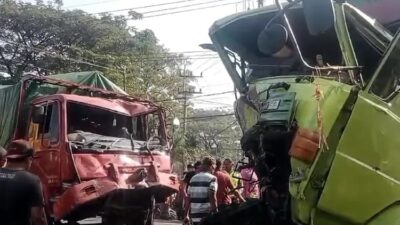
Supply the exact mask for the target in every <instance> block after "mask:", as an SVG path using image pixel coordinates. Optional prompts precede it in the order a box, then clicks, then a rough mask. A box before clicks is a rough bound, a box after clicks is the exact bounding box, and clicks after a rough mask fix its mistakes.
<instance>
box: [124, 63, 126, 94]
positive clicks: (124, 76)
mask: <svg viewBox="0 0 400 225" xmlns="http://www.w3.org/2000/svg"><path fill="white" fill-rule="evenodd" d="M124 91H126V66H124Z"/></svg>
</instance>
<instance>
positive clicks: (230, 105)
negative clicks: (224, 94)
mask: <svg viewBox="0 0 400 225" xmlns="http://www.w3.org/2000/svg"><path fill="white" fill-rule="evenodd" d="M194 101H199V102H205V103H212V104H219V105H225V106H226V107H228V106H229V107H233V104H228V103H225V102H215V101H208V100H203V99H194Z"/></svg>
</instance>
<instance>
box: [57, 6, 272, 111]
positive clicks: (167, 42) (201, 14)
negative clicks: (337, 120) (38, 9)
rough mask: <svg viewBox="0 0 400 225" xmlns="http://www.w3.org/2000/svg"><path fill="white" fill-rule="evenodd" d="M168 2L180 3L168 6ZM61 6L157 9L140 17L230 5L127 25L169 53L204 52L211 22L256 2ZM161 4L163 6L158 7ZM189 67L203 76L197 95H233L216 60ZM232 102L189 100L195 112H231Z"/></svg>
mask: <svg viewBox="0 0 400 225" xmlns="http://www.w3.org/2000/svg"><path fill="white" fill-rule="evenodd" d="M171 2H180V3H176V4H169V5H168V4H167V3H171ZM266 2H267V1H266ZM63 3H64V6H63V8H64V9H76V8H79V9H82V10H84V11H87V12H89V13H95V12H103V11H111V10H118V9H126V8H138V7H144V6H150V5H158V6H157V7H146V8H140V9H137V10H135V11H137V12H140V13H143V12H148V11H156V10H160V9H167V8H168V9H169V8H174V7H182V6H186V5H194V4H198V5H196V6H192V7H187V8H181V9H176V10H179V11H181V10H187V9H193V8H199V7H202V8H203V7H209V6H214V5H222V4H229V5H225V6H220V7H214V8H207V9H202V10H196V11H190V12H185V13H178V14H170V15H163V16H157V17H149V18H146V14H144V15H145V16H144V18H143V19H142V20H134V21H129V23H130V24H129V25H132V26H134V27H136V28H138V29H151V30H153V31H154V33H155V35H156V36H157V38H158V39H159V41H160V43H161V44H162V45H164V46H165V47H166V48H168V49H169V50H170V51H172V52H188V51H204V49H202V48H200V47H199V44H202V43H211V41H210V38H209V36H208V29H209V28H210V26H211V25H212V24H213V22H214V21H216V20H217V19H220V18H223V17H225V16H228V15H230V14H234V13H236V12H240V11H243V9H248V8H255V7H256V6H257V4H256V0H242V1H240V0H186V2H185V1H182V0H181V1H179V0H63ZM160 4H164V5H161V6H160ZM166 12H173V10H169V11H163V12H154V13H153V14H148V15H155V14H160V13H164V14H165V13H166ZM126 13H127V12H126V11H122V12H115V13H113V14H115V15H118V14H126ZM191 54H196V53H191ZM197 54H198V53H197ZM190 64H191V65H190V66H188V69H190V70H192V71H193V72H194V75H196V76H199V75H200V74H202V75H203V78H199V79H197V82H195V83H194V84H195V85H196V86H197V88H198V89H197V91H200V89H201V91H202V94H199V95H208V94H212V93H219V92H226V91H233V83H232V81H231V79H230V77H229V75H228V73H227V72H226V70H225V68H224V67H223V64H222V62H221V61H220V60H219V58H217V57H216V58H213V59H192V60H191V61H190ZM234 100H235V98H234V95H233V92H232V93H228V94H224V95H216V96H207V97H201V96H197V97H196V98H194V99H192V100H191V102H192V103H193V104H194V106H195V108H207V109H211V108H217V107H218V108H223V109H233V102H234Z"/></svg>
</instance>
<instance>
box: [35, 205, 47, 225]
mask: <svg viewBox="0 0 400 225" xmlns="http://www.w3.org/2000/svg"><path fill="white" fill-rule="evenodd" d="M31 221H32V223H33V224H34V225H47V219H46V213H45V211H44V207H43V206H41V207H40V206H39V207H32V208H31Z"/></svg>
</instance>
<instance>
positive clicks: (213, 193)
mask: <svg viewBox="0 0 400 225" xmlns="http://www.w3.org/2000/svg"><path fill="white" fill-rule="evenodd" d="M217 190H218V183H217V178H216V177H214V178H213V179H212V180H211V182H210V189H209V191H208V198H209V201H210V210H211V212H217V210H218V209H217Z"/></svg>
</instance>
